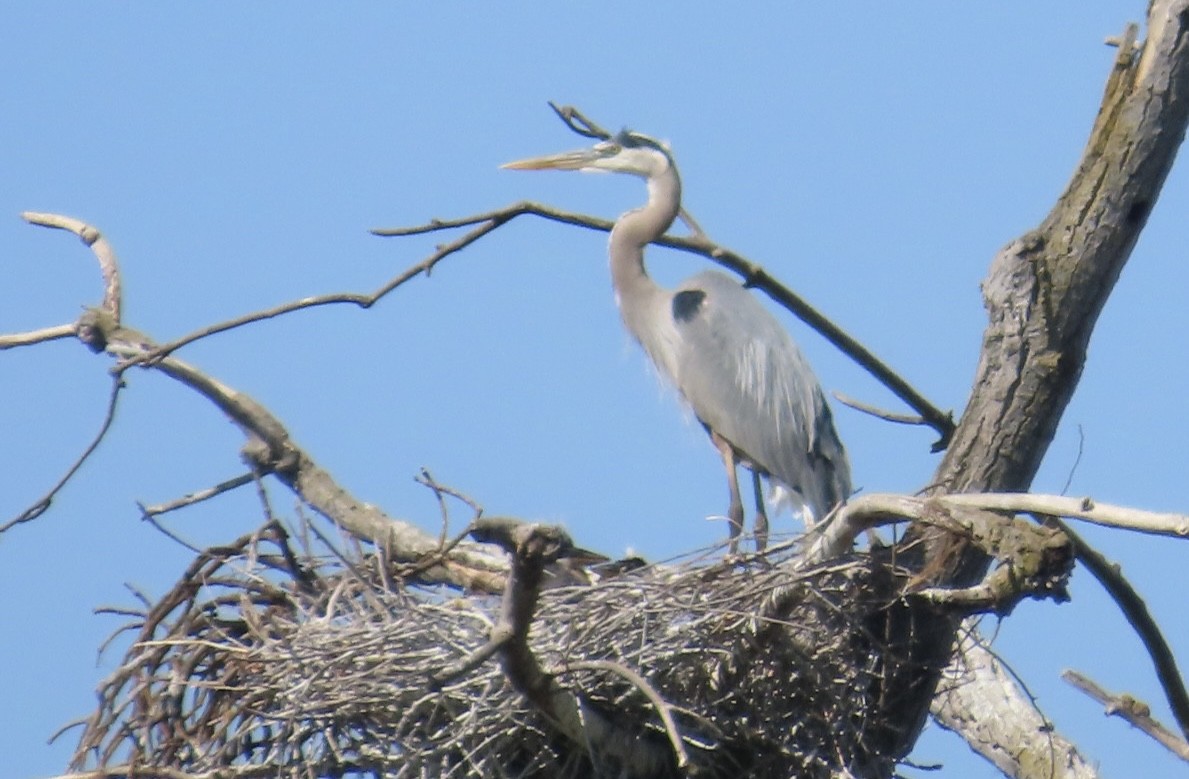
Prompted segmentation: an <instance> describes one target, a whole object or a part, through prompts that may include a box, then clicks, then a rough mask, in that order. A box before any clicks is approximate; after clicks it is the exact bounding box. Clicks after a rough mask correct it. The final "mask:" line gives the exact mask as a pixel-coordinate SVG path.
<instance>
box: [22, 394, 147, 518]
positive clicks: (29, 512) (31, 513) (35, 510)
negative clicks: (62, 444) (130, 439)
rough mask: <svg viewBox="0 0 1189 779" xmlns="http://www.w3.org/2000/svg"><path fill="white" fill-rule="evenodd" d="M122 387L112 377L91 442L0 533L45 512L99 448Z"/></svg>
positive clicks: (112, 419)
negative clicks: (60, 474) (50, 484)
mask: <svg viewBox="0 0 1189 779" xmlns="http://www.w3.org/2000/svg"><path fill="white" fill-rule="evenodd" d="M123 387H124V380H123V379H121V378H120V377H119V376H114V377H112V383H111V393H110V394H109V395H108V398H107V411H106V412H104V415H103V423H102V424H101V425H100V426H99V432H98V433H96V434H95V437H94V438H92V439H91V443H90V444H88V445H87V448H86V449H84V450H83V453H82V454H80V455H79V456H78V457H77V458H76V459H75V461H74V464H73V465H71V466H70V467H69V468H68V469H67V470H66V473H65V474H63V475H62V478H60V479H58V482H57V483H56V484H55V485H54V486H53V487H50V489H49V491H48V492H46V494H45V495H44V496H42V497H41V499H40V500H38V501H37V502H36V503H34V504H33V505H32V506H30V507H29V508H27V509H25V510H24V511H23V512H21V513H20V515H18V516H16V517H14V518H13V519H10V520H9V521H8V522H5V523H4V524H3V525H0V533H4V532H5V531H7V530H9V529H10V528H12V527H14V526H15V525H19V524H21V523H22V522H28V521H30V520H32V519H37V517H40V516H41V515H42V514H44V513H45V512H46V510H47V509H49V507H50V504H52V503H53V502H54V498H55V497H57V495H58V492H59V491H60V490H61V489H62V488H63V487H65V486H66V482H68V481H70V479H71V478H73V477H74V474H76V473H78V469H79V468H81V467H83V463H85V462H86V461H87V458H89V457H90V456H91V455H92V454H93V453H94V452H95V450H96V449H98V448H99V444H100V443H101V442H102V441H103V438H104V436H106V435H107V431H108V430H110V429H111V424H112V422H113V421H115V418H116V404H117V403H118V402H119V398H120V390H121V389H123Z"/></svg>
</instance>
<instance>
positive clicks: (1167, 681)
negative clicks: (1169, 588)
mask: <svg viewBox="0 0 1189 779" xmlns="http://www.w3.org/2000/svg"><path fill="white" fill-rule="evenodd" d="M1054 524H1055V525H1056V526H1057V527H1059V528H1061V530H1062V532H1064V533H1065V535H1066V536H1068V537H1069V540H1070V541H1071V542H1072V543H1073V546H1074V551H1075V552H1076V554H1077V557H1078V561H1079V562H1081V563H1082V565H1084V566H1085V567H1086V570H1088V571H1089V572H1090V573H1091V574H1092V575H1093V576H1094V578H1095V579H1097V580H1098V583H1099V584H1101V585H1102V587H1103V589H1105V590H1106V591H1107V594H1108V595H1110V596H1111V599H1112V600H1114V602H1115V603H1116V604H1117V605H1118V607H1119V610H1120V611H1122V612H1123V616H1124V617H1125V618H1126V619H1127V622H1128V624H1130V625H1131V627H1132V628H1134V629H1135V632H1136V635H1138V636H1139V638H1140V641H1142V642H1143V645H1144V649H1145V650H1147V652H1148V656H1149V657H1151V658H1152V664H1153V665H1154V666H1155V668H1156V678H1157V679H1159V680H1160V686H1161V687H1162V688H1163V689H1164V694H1165V696H1166V697H1167V698H1168V704H1169V706H1170V707H1171V708H1172V713H1173V716H1174V717H1175V718H1176V720H1177V725H1179V726H1180V728H1181V733H1182V734H1183V735H1184V736H1185V737H1186V738H1189V694H1187V693H1186V691H1185V680H1184V679H1182V678H1181V672H1180V670H1179V669H1178V668H1177V660H1176V657H1175V656H1174V655H1173V653H1172V648H1171V647H1170V646H1169V645H1168V641H1166V640H1165V638H1164V634H1163V633H1161V631H1160V626H1159V625H1157V624H1156V620H1155V619H1153V618H1152V614H1151V612H1149V611H1148V606H1147V604H1146V603H1144V600H1143V598H1141V597H1140V596H1139V593H1138V592H1136V591H1135V588H1134V587H1132V586H1131V583H1130V582H1128V581H1127V579H1125V578H1124V577H1123V573H1122V571H1121V570H1119V566H1118V565H1117V564H1115V563H1112V562H1110V561H1109V560H1107V559H1106V557H1105V556H1103V555H1102V553H1100V552H1099V551H1098V550H1096V549H1095V548H1094V547H1092V546H1090V545H1089V544H1088V543H1086V541H1085V540H1084V539H1083V538H1082V537H1081V536H1079V535H1078V534H1077V533H1075V532H1073V530H1072V529H1071V528H1069V527H1068V526H1066V525H1065V524H1064V523H1062V522H1061V521H1059V520H1054Z"/></svg>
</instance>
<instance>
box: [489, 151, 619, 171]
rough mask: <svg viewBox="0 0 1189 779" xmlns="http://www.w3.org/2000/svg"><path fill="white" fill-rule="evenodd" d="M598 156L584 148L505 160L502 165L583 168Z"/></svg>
mask: <svg viewBox="0 0 1189 779" xmlns="http://www.w3.org/2000/svg"><path fill="white" fill-rule="evenodd" d="M597 157H598V155H596V154H595V153H594V152H592V151H591V150H590V149H582V150H580V151H567V152H562V153H561V154H547V155H545V156H544V157H530V158H529V159H527V160H516V161H515V162H505V163H504V164H503V165H501V166H500V167H501V168H504V169H507V170H581V169H582V168H585V167H587V166H589V165H590V164H591V163H592V162H593V161H594V160H595V159H596V158H597Z"/></svg>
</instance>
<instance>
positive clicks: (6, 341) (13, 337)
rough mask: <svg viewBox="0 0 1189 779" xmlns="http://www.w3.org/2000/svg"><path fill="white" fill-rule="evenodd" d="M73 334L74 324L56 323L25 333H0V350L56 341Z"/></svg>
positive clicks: (70, 336) (71, 336)
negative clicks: (52, 325)
mask: <svg viewBox="0 0 1189 779" xmlns="http://www.w3.org/2000/svg"><path fill="white" fill-rule="evenodd" d="M74 336H75V327H74V325H56V326H55V327H43V328H42V329H40V330H31V331H29V332H27V333H11V334H9V335H0V352H2V351H4V350H5V349H15V348H16V347H18V346H33V345H35V344H40V343H45V342H46V341H57V340H59V339H62V338H73V337H74Z"/></svg>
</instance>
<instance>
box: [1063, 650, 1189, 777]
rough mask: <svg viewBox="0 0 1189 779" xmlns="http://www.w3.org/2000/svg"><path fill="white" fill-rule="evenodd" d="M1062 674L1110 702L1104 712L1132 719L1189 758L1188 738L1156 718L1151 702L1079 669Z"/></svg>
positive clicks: (1068, 680)
mask: <svg viewBox="0 0 1189 779" xmlns="http://www.w3.org/2000/svg"><path fill="white" fill-rule="evenodd" d="M1061 678H1062V679H1064V680H1065V681H1067V682H1069V683H1070V684H1072V685H1073V686H1074V687H1076V688H1078V689H1079V690H1081V691H1082V692H1084V693H1086V694H1087V695H1089V696H1090V697H1091V698H1093V699H1094V700H1096V701H1098V702H1099V703H1101V704H1102V705H1104V706H1106V711H1105V712H1103V713H1104V714H1106V715H1107V716H1108V717H1110V716H1115V717H1122V718H1123V719H1125V720H1127V721H1128V722H1129V723H1131V725H1132V726H1133V727H1136V728H1139V729H1140V730H1142V731H1143V732H1144V733H1147V734H1148V735H1149V736H1151V737H1152V738H1154V739H1155V740H1156V741H1158V742H1160V744H1162V745H1163V746H1164V747H1165V748H1167V749H1168V750H1169V751H1170V752H1172V753H1173V754H1174V755H1176V756H1177V757H1179V758H1181V759H1182V760H1185V761H1187V762H1189V743H1186V742H1185V741H1184V739H1181V738H1178V737H1177V734H1176V733H1173V732H1172V731H1171V730H1169V729H1168V728H1166V727H1164V726H1163V725H1161V724H1160V723H1159V722H1157V721H1156V720H1154V719H1152V710H1151V708H1149V707H1148V704H1146V703H1144V702H1143V701H1140V700H1137V699H1135V698H1133V697H1131V696H1130V695H1126V694H1123V695H1111V694H1110V693H1109V692H1107V691H1106V690H1104V689H1103V688H1101V687H1099V686H1098V685H1097V684H1095V683H1094V682H1093V681H1092V680H1091V679H1090V678H1089V677H1087V676H1084V675H1082V674H1080V673H1078V672H1077V671H1065V672H1064V673H1062V674H1061Z"/></svg>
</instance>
